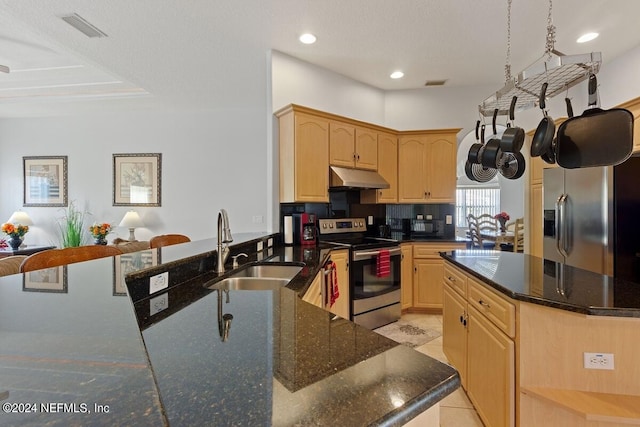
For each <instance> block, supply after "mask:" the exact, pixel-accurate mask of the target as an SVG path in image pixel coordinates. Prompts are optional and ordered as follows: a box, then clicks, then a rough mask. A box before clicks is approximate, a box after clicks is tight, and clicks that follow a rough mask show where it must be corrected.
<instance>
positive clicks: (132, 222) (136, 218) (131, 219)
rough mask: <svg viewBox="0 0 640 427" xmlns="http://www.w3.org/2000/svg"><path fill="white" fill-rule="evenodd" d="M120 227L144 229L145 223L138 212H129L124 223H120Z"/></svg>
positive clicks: (123, 220) (124, 218)
mask: <svg viewBox="0 0 640 427" xmlns="http://www.w3.org/2000/svg"><path fill="white" fill-rule="evenodd" d="M120 227H128V228H137V227H144V223H143V222H142V219H140V215H138V212H136V211H129V212H127V213H126V214H125V215H124V217H123V218H122V221H120Z"/></svg>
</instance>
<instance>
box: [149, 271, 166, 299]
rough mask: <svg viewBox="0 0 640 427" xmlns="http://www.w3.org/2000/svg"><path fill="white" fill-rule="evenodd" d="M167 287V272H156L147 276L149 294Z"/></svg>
mask: <svg viewBox="0 0 640 427" xmlns="http://www.w3.org/2000/svg"><path fill="white" fill-rule="evenodd" d="M168 287H169V272H168V271H165V272H164V273H160V274H156V275H155V276H151V277H150V278H149V295H151V294H154V293H156V292H158V291H161V290H163V289H166V288H168Z"/></svg>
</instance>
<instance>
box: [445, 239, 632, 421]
mask: <svg viewBox="0 0 640 427" xmlns="http://www.w3.org/2000/svg"><path fill="white" fill-rule="evenodd" d="M441 256H442V257H443V258H444V259H445V262H446V264H445V274H444V277H443V281H444V294H445V295H444V313H443V341H444V351H445V354H447V357H448V358H449V360H450V361H451V363H452V364H453V366H455V367H456V368H458V369H459V371H460V375H461V377H462V385H463V387H464V388H465V389H466V391H467V394H468V395H469V398H470V399H471V401H472V402H473V403H474V406H475V407H476V410H477V411H478V414H479V415H480V417H481V418H482V420H483V422H484V423H485V425H488V426H491V425H519V426H538V425H550V426H565V425H572V426H596V425H597V426H599V427H604V426H619V425H621V424H624V425H627V424H632V425H640V410H639V409H638V408H640V368H639V367H638V363H637V355H638V352H639V351H640V344H639V343H640V284H636V283H632V282H628V281H624V280H619V279H615V278H613V277H610V276H606V275H601V274H596V273H593V272H589V271H585V270H581V269H578V268H575V267H571V266H569V265H565V264H560V263H556V262H553V261H549V260H544V259H541V258H537V257H534V256H529V255H526V254H519V253H510V252H501V251H481V250H471V251H454V252H449V253H442V254H441ZM598 355H600V356H598ZM602 358H604V361H602ZM489 392H490V393H491V398H487V397H486V396H487V394H488V393H489Z"/></svg>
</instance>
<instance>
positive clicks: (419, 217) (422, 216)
mask: <svg viewBox="0 0 640 427" xmlns="http://www.w3.org/2000/svg"><path fill="white" fill-rule="evenodd" d="M416 219H424V215H422V214H418V216H417V217H416Z"/></svg>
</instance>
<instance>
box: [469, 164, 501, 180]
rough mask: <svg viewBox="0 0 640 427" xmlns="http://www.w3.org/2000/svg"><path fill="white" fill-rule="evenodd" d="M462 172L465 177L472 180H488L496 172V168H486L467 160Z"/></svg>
mask: <svg viewBox="0 0 640 427" xmlns="http://www.w3.org/2000/svg"><path fill="white" fill-rule="evenodd" d="M464 173H465V174H466V175H467V178H469V179H470V180H472V181H476V182H488V181H491V180H492V179H493V178H494V177H495V176H496V175H497V174H498V170H497V169H495V168H486V167H484V166H482V165H480V164H478V163H471V162H469V160H467V161H466V163H465V165H464Z"/></svg>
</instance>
